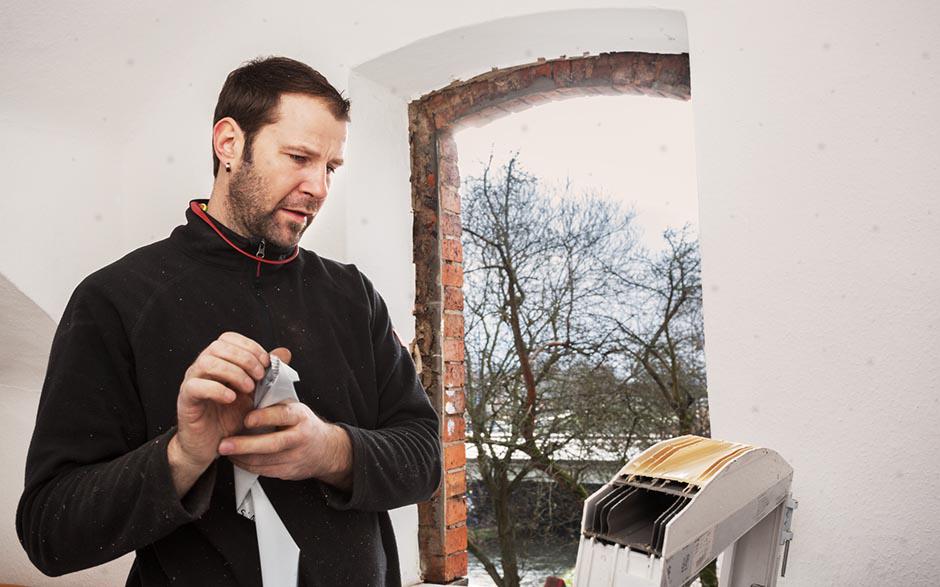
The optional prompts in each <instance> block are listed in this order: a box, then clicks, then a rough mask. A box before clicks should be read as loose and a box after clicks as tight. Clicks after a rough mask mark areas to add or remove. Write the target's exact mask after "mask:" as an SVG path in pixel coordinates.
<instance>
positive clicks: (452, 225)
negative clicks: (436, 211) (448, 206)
mask: <svg viewBox="0 0 940 587" xmlns="http://www.w3.org/2000/svg"><path fill="white" fill-rule="evenodd" d="M461 232H462V228H461V226H460V216H459V215H457V214H453V213H451V212H444V213H443V214H441V236H452V237H455V238H460V235H461Z"/></svg>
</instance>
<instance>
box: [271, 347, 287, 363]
mask: <svg viewBox="0 0 940 587" xmlns="http://www.w3.org/2000/svg"><path fill="white" fill-rule="evenodd" d="M271 354H272V355H274V356H275V357H277V358H278V359H280V360H281V361H283V362H285V363H287V364H288V365H290V357H291V354H290V351H289V350H287V349H286V348H285V347H282V346H279V347H277V348H276V349H274V350H273V351H271Z"/></svg>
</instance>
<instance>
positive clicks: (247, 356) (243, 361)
mask: <svg viewBox="0 0 940 587" xmlns="http://www.w3.org/2000/svg"><path fill="white" fill-rule="evenodd" d="M206 351H208V353H209V354H211V355H213V356H216V357H219V358H220V359H223V360H225V361H228V362H229V363H232V364H233V365H238V366H239V367H241V368H242V370H243V371H245V373H247V374H248V375H250V376H251V377H253V378H254V379H255V380H256V381H260V380H261V378H262V377H264V370H265V366H264V365H263V364H262V363H261V361H260V360H259V359H258V357H257V356H256V355H255V354H254V353H253V352H251V351H249V350H248V349H246V348H244V347H241V346H238V345H237V344H232V343H231V342H228V341H226V340H222V339H219V340H216V341H214V342H213V343H212V344H210V345H209V347H208V348H207V349H206Z"/></svg>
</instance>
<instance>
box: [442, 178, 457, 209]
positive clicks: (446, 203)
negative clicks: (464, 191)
mask: <svg viewBox="0 0 940 587" xmlns="http://www.w3.org/2000/svg"><path fill="white" fill-rule="evenodd" d="M440 194H441V209H442V210H444V211H446V212H453V213H454V214H460V184H459V183H441V186H440Z"/></svg>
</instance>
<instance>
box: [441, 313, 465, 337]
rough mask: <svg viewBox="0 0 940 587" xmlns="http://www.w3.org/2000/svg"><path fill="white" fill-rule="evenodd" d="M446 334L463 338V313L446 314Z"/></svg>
mask: <svg viewBox="0 0 940 587" xmlns="http://www.w3.org/2000/svg"><path fill="white" fill-rule="evenodd" d="M444 336H447V337H454V338H456V337H460V338H463V314H444Z"/></svg>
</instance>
